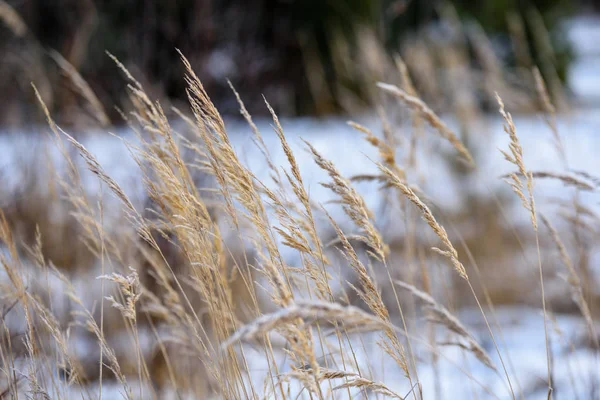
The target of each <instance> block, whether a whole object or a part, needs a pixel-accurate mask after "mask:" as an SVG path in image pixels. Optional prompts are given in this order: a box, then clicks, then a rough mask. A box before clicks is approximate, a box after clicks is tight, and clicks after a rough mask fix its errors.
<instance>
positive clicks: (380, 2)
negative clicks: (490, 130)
mask: <svg viewBox="0 0 600 400" xmlns="http://www.w3.org/2000/svg"><path fill="white" fill-rule="evenodd" d="M4 1H6V4H7V5H8V6H10V7H11V8H12V10H14V11H16V12H17V13H18V15H13V16H11V14H12V12H11V11H9V8H8V7H3V8H2V10H4V11H2V12H3V14H4V19H5V22H6V23H4V24H1V25H0V29H1V35H0V37H1V39H0V53H1V54H2V55H3V57H2V60H1V61H0V72H1V77H2V78H1V81H0V90H1V91H2V93H4V99H3V106H2V109H1V110H0V124H1V125H2V126H5V127H9V126H10V127H15V126H23V125H26V124H28V123H31V121H32V118H33V117H34V116H36V115H38V113H37V112H36V110H35V106H34V105H33V106H32V104H33V102H32V101H31V100H32V97H31V96H32V95H31V90H30V86H29V83H30V82H31V81H36V82H38V86H40V88H41V89H42V93H43V95H44V97H45V101H46V103H47V104H48V105H49V106H50V108H51V111H52V112H53V115H56V116H57V118H58V119H59V121H60V122H64V123H70V124H82V123H85V121H81V120H78V119H82V116H75V114H76V113H74V112H73V108H74V107H77V101H76V99H75V94H74V93H73V91H72V90H69V87H68V86H69V84H70V82H68V80H65V79H63V77H62V76H61V69H60V67H59V66H58V65H57V63H56V62H55V60H53V58H52V57H51V55H50V54H49V51H50V50H51V49H52V50H53V51H56V52H58V53H59V54H61V55H62V57H64V59H66V61H68V62H69V63H70V64H71V65H72V66H73V67H74V68H75V69H76V70H77V71H79V73H80V74H81V76H82V77H83V78H84V80H85V81H87V82H88V83H89V85H90V87H91V88H92V89H93V91H94V92H95V93H96V95H97V96H98V98H99V99H100V101H101V102H102V104H105V105H106V107H107V114H108V116H109V117H110V119H111V121H112V122H113V123H117V124H118V123H119V121H120V118H119V115H118V113H117V112H116V111H115V110H114V108H113V106H118V107H120V108H122V109H124V108H126V106H125V105H124V104H123V103H124V96H123V90H122V88H123V82H122V80H120V79H119V74H118V73H117V71H116V68H115V65H114V63H113V62H112V60H111V59H110V58H109V57H107V56H106V53H105V52H106V51H109V52H110V53H111V54H113V55H115V56H116V57H117V58H118V59H119V60H121V61H122V62H123V63H124V64H125V65H126V66H127V67H130V68H131V70H132V71H133V72H134V74H135V75H136V77H137V78H138V79H139V80H141V81H143V82H144V83H146V84H147V85H146V87H147V90H151V92H152V94H153V95H154V96H155V97H156V98H161V99H162V100H163V101H168V102H169V103H172V104H176V105H177V104H180V103H181V102H182V101H185V82H184V80H183V78H182V77H183V66H182V65H181V63H179V62H178V61H177V59H178V55H177V53H176V49H179V50H181V52H182V53H183V54H185V55H186V57H187V58H188V59H189V60H190V62H191V64H192V66H193V67H194V68H195V70H196V72H197V74H198V76H199V77H200V79H201V80H202V82H203V83H204V85H205V86H206V88H207V90H208V92H209V93H210V94H211V96H212V98H213V101H214V102H215V103H216V105H217V106H218V107H219V109H220V110H221V111H222V112H223V113H225V114H237V108H238V107H237V103H236V102H235V99H234V98H233V96H232V95H231V91H230V89H229V86H228V85H227V80H230V81H231V82H232V84H233V85H234V86H235V88H236V89H237V90H238V91H239V92H240V94H241V95H242V98H244V99H245V100H246V102H247V107H248V108H249V111H250V112H252V113H259V114H264V113H265V109H264V107H262V106H261V103H262V101H261V95H265V96H266V98H268V99H269V101H270V102H271V104H273V105H274V106H275V108H276V110H277V111H278V112H279V113H280V115H282V116H298V115H319V116H323V115H328V114H338V113H343V112H346V113H348V112H355V111H356V110H357V109H361V108H363V107H365V106H368V105H372V100H373V99H372V92H373V90H374V89H373V82H375V81H376V80H377V79H382V78H384V77H385V76H386V73H387V74H388V75H389V71H386V68H387V67H388V65H389V64H390V63H391V62H392V59H393V57H394V56H395V55H398V54H399V55H402V56H407V55H409V54H413V53H414V54H415V57H418V56H419V54H420V55H421V56H422V55H423V54H421V53H423V51H422V50H425V52H426V51H427V49H428V48H433V47H435V46H436V44H437V45H440V44H442V43H443V42H446V43H445V44H447V42H448V41H449V39H450V38H449V37H448V35H447V33H448V31H449V29H450V28H451V26H450V27H449V25H452V24H453V23H458V21H460V23H461V24H464V26H465V27H466V30H465V32H464V37H462V38H457V37H454V38H453V40H454V41H455V42H456V41H463V42H464V43H462V46H463V50H464V51H465V52H466V54H465V57H467V58H468V61H469V62H470V63H472V65H473V66H474V67H477V69H478V70H483V69H485V67H486V66H485V65H481V59H480V57H479V60H478V57H476V53H477V51H478V49H477V45H478V43H477V41H478V38H481V36H482V35H481V34H485V36H486V37H487V38H488V39H489V41H491V46H492V48H493V50H494V52H495V53H496V54H497V55H498V57H499V58H500V60H501V62H502V64H504V65H505V66H506V67H507V68H508V69H512V70H516V69H517V68H519V67H520V68H530V67H531V66H532V65H546V67H548V65H547V64H552V68H545V69H544V68H542V73H543V75H544V76H545V77H546V79H558V80H560V82H562V83H564V84H566V86H567V88H568V87H569V75H568V73H569V68H570V67H571V66H572V64H573V62H574V61H575V54H574V52H573V44H572V43H570V40H569V39H570V38H569V32H568V30H567V26H566V25H567V24H568V23H569V22H570V21H572V19H573V17H576V16H578V15H590V14H592V13H594V12H596V11H597V10H599V9H600V6H599V3H598V1H595V0H528V1H518V0H486V1H466V0H463V1H459V0H455V1H429V0H369V1H362V0H327V1H322V0H306V1H296V0H249V1H246V0H243V1H234V0H224V1H220V0H219V1H217V0H174V1H145V0H131V1H127V2H123V1H118V0H116V1H112V0H55V1H44V0H4ZM515 37H518V39H519V41H518V42H515V40H514V39H515ZM583 39H585V38H582V40H583ZM548 46H551V47H548ZM549 48H551V49H552V51H551V52H549V50H548V49H549ZM411 52H412V53H411ZM435 58H436V59H434V60H432V61H433V66H434V67H436V66H440V65H444V64H446V65H447V64H448V62H449V61H448V60H444V59H443V58H444V57H443V54H438V55H437V56H436V57H435ZM407 59H410V57H407ZM478 64H479V65H478ZM409 67H411V66H410V65H409ZM412 67H414V65H413V66H412ZM550 69H552V71H550ZM24 72H25V73H24ZM413 73H414V74H416V75H418V71H417V70H416V69H415V70H414V71H413ZM549 75H553V76H549ZM417 78H418V77H417ZM416 83H417V88H418V89H420V90H421V91H422V92H423V94H424V95H429V96H435V95H439V93H428V92H427V89H428V88H425V87H424V86H425V85H426V82H419V81H418V79H417V82H416ZM437 100H438V102H440V99H439V98H438V99H437ZM32 108H33V109H32ZM165 108H168V107H165ZM88 122H89V121H88Z"/></svg>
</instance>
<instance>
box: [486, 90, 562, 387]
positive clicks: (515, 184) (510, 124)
mask: <svg viewBox="0 0 600 400" xmlns="http://www.w3.org/2000/svg"><path fill="white" fill-rule="evenodd" d="M496 99H497V100H498V104H499V105H500V114H501V115H502V117H503V118H504V121H505V124H504V132H506V133H507V134H508V136H509V137H510V144H509V146H508V147H509V150H510V154H509V153H508V152H506V151H503V150H500V152H501V153H502V154H503V155H504V158H505V159H506V160H507V161H508V162H510V163H511V164H513V165H515V166H516V167H517V169H518V171H519V174H520V175H521V176H523V177H524V179H525V181H526V186H525V185H523V182H522V180H521V179H520V178H519V175H518V174H516V173H513V174H511V175H510V178H509V179H508V180H507V183H508V184H509V185H510V186H511V188H512V189H513V191H514V192H515V193H516V194H517V196H518V197H519V198H520V199H521V203H522V204H523V207H524V208H525V209H526V210H528V211H529V213H530V217H531V223H532V225H533V229H534V231H535V241H536V248H537V256H538V272H539V276H540V287H541V290H542V310H543V312H544V336H545V339H546V363H547V367H548V399H551V398H552V391H553V388H552V354H551V349H550V338H549V335H548V314H547V312H546V293H545V290H544V272H543V269H542V256H541V253H540V239H539V234H538V220H537V212H536V208H535V200H534V197H533V186H534V183H533V174H532V173H531V172H530V171H528V170H527V168H526V167H525V162H524V160H523V147H521V142H520V141H519V137H518V136H517V128H516V126H515V123H514V121H513V119H512V116H511V115H510V113H508V112H506V110H505V109H504V102H503V101H502V99H501V98H500V96H499V95H498V93H496ZM525 187H527V197H526V196H525V193H524V192H525Z"/></svg>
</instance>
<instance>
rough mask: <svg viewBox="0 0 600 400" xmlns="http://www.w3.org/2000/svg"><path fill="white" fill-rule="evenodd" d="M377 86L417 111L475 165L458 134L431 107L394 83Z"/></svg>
mask: <svg viewBox="0 0 600 400" xmlns="http://www.w3.org/2000/svg"><path fill="white" fill-rule="evenodd" d="M377 86H378V87H379V88H381V89H383V90H384V91H386V92H388V93H391V94H392V95H394V96H396V97H397V98H399V99H400V100H402V102H404V104H406V105H407V106H408V107H409V108H411V109H412V110H414V111H416V112H418V113H419V114H420V115H421V117H422V118H423V119H424V120H425V121H427V122H428V123H429V125H430V126H431V127H432V128H434V129H435V130H436V131H437V132H439V134H440V135H441V136H442V137H443V138H444V139H446V140H447V141H448V142H450V144H451V145H452V146H453V147H454V148H455V149H456V151H458V153H459V154H460V155H461V156H462V158H463V159H464V160H465V161H466V162H467V163H468V164H469V165H471V166H475V160H474V159H473V157H472V156H471V153H470V152H469V150H467V148H466V147H465V145H464V144H463V143H462V142H461V141H460V139H459V138H458V136H457V135H456V134H455V133H454V132H453V131H452V130H451V129H450V128H449V127H448V126H447V125H446V124H445V123H444V122H443V121H442V120H441V119H440V117H438V116H437V115H436V114H435V113H434V112H433V110H432V109H431V108H429V107H428V106H427V104H425V103H424V102H423V101H422V100H421V99H419V98H417V97H414V96H411V95H409V94H408V93H406V92H405V91H404V90H402V89H400V88H399V87H397V86H395V85H390V84H387V83H382V82H378V83H377Z"/></svg>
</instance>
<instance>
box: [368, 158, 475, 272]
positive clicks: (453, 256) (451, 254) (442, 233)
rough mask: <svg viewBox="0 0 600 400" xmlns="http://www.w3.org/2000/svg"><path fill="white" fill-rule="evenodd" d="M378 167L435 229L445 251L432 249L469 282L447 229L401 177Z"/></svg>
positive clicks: (385, 168) (380, 165) (384, 167)
mask: <svg viewBox="0 0 600 400" xmlns="http://www.w3.org/2000/svg"><path fill="white" fill-rule="evenodd" d="M377 166H378V167H379V170H380V171H381V172H382V174H383V175H384V176H385V177H386V178H387V179H388V181H389V183H390V184H391V185H392V186H394V187H396V188H398V189H399V190H400V191H401V192H402V193H403V194H404V195H405V196H406V197H407V198H408V199H409V200H410V201H411V202H412V203H413V204H414V205H415V206H416V207H417V208H418V209H419V211H421V215H422V216H423V218H424V219H425V222H427V225H429V226H430V227H431V229H433V231H434V232H435V234H436V235H437V236H438V237H439V238H440V240H441V241H442V244H443V245H444V247H445V250H442V249H439V248H437V247H433V248H432V249H433V250H434V251H435V252H437V253H439V254H441V255H443V256H444V257H446V258H448V259H449V260H450V262H451V263H452V266H453V267H454V269H455V270H456V272H458V274H459V275H460V277H461V278H463V279H465V280H469V277H468V275H467V270H466V269H465V267H464V265H463V264H462V262H460V260H459V259H458V252H457V251H456V249H455V248H454V245H452V242H450V239H449V238H448V233H446V229H444V227H443V226H442V225H440V224H439V223H438V222H437V220H436V219H435V217H434V216H433V213H432V212H431V210H430V209H429V207H427V205H426V204H425V203H423V202H422V201H421V199H420V198H419V196H417V194H416V193H415V192H414V191H413V190H412V189H411V188H410V187H409V186H408V184H407V183H406V182H404V181H403V180H402V179H400V177H398V176H397V175H396V174H395V173H394V172H393V171H391V170H390V169H389V168H387V167H386V166H384V165H382V164H377Z"/></svg>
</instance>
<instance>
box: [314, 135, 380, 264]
mask: <svg viewBox="0 0 600 400" xmlns="http://www.w3.org/2000/svg"><path fill="white" fill-rule="evenodd" d="M304 143H306V145H307V146H308V149H309V151H310V152H311V153H312V155H313V159H314V160H315V162H316V163H317V165H318V166H319V167H320V168H321V169H323V170H324V171H325V172H327V174H328V175H329V177H330V178H331V179H332V180H333V183H325V184H322V185H323V186H324V187H326V188H328V189H330V190H331V191H332V192H334V193H335V194H337V195H338V196H340V198H341V202H342V206H343V208H344V211H345V212H346V214H347V215H348V216H349V217H350V219H352V221H353V222H354V223H355V224H356V225H357V226H358V227H359V228H361V229H362V231H363V233H364V235H365V236H364V242H365V243H366V244H367V245H369V247H370V248H371V249H372V251H373V252H374V254H375V255H376V256H377V257H378V258H379V259H380V260H383V259H384V258H385V255H386V254H387V253H388V252H389V249H388V248H387V246H386V245H385V244H384V242H383V239H382V238H381V234H380V233H379V231H378V230H377V228H375V225H374V224H373V222H372V221H371V219H372V218H373V213H372V212H371V210H369V208H368V207H367V204H366V203H365V200H364V199H363V197H362V196H361V195H360V194H358V192H357V191H356V189H354V188H353V187H352V185H351V184H350V182H349V181H348V180H347V179H346V178H344V177H343V176H342V174H341V173H340V172H339V171H338V169H337V168H336V167H335V165H334V164H333V163H332V162H331V161H329V160H327V159H325V158H324V157H323V156H322V155H321V154H320V153H319V152H318V151H317V149H315V148H314V147H313V145H312V144H310V143H308V142H307V141H304Z"/></svg>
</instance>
